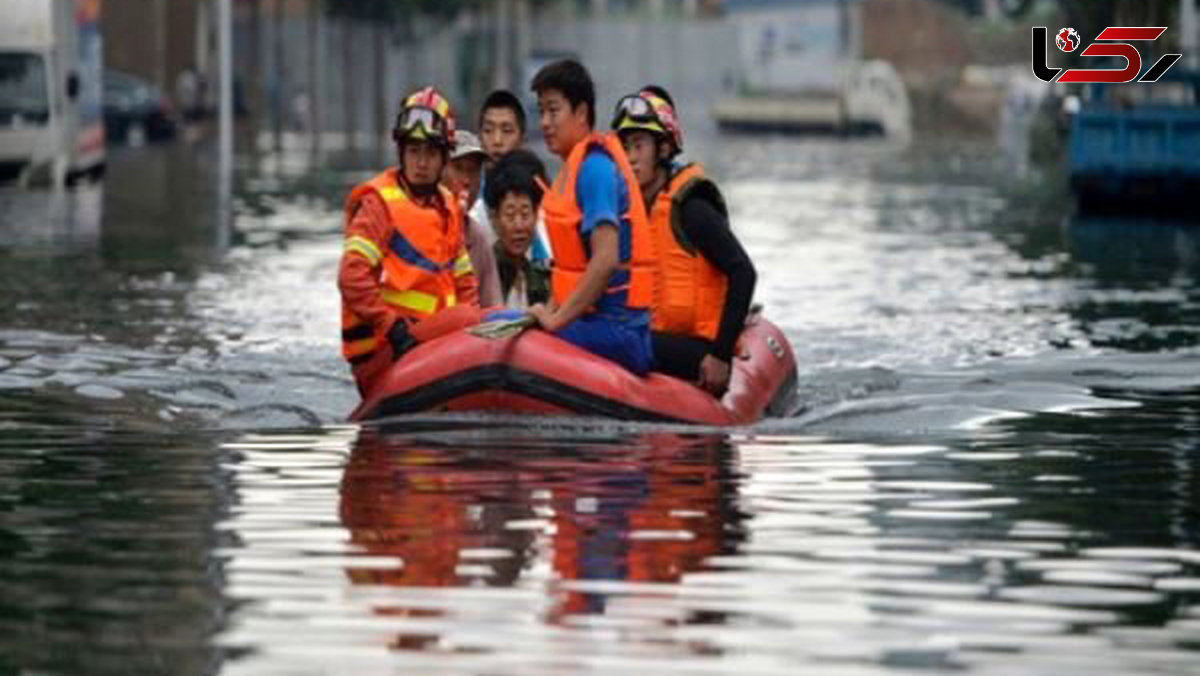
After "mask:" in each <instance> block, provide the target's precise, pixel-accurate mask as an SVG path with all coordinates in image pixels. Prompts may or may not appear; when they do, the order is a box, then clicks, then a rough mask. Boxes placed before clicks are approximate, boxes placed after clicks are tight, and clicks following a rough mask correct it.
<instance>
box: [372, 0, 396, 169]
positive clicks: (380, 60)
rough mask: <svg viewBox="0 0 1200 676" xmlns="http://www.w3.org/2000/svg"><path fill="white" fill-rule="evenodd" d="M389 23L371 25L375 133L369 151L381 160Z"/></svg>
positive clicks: (384, 126) (385, 116)
mask: <svg viewBox="0 0 1200 676" xmlns="http://www.w3.org/2000/svg"><path fill="white" fill-rule="evenodd" d="M390 27H391V23H390V22H384V21H382V20H380V21H376V22H373V23H372V24H371V32H372V43H373V45H374V49H373V57H374V58H373V61H374V64H373V67H372V69H371V70H372V79H373V81H374V86H372V87H371V89H373V90H374V92H373V93H374V103H375V105H374V108H375V133H374V134H373V135H372V136H371V148H370V150H371V151H373V152H374V153H375V159H376V160H381V159H383V149H384V144H383V142H382V139H383V137H384V129H385V128H386V125H387V122H386V121H385V120H386V118H387V78H386V77H385V72H386V71H385V69H386V67H387V63H386V62H387V58H386V57H387V37H388V32H389V30H390Z"/></svg>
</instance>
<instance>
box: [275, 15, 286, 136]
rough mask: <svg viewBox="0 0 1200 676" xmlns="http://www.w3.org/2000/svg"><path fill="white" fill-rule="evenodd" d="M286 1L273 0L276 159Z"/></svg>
mask: <svg viewBox="0 0 1200 676" xmlns="http://www.w3.org/2000/svg"><path fill="white" fill-rule="evenodd" d="M286 5H287V3H286V2H285V0H275V30H274V31H272V32H273V33H274V34H275V35H274V37H275V58H274V59H273V61H274V62H275V68H273V69H272V71H273V77H274V87H273V88H272V91H274V92H275V100H274V102H273V103H274V105H273V106H272V108H274V118H275V121H274V122H275V124H274V128H273V129H274V132H275V153H276V158H277V159H278V157H279V154H280V153H282V152H283V119H284V115H285V111H286V110H287V108H286V101H287V91H286V85H287V67H286V66H285V65H284V47H283V24H284V10H285V9H286Z"/></svg>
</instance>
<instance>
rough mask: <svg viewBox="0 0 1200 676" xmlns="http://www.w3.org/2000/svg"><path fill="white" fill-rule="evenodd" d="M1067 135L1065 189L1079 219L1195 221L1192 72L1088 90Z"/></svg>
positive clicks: (1199, 116) (1198, 110)
mask: <svg viewBox="0 0 1200 676" xmlns="http://www.w3.org/2000/svg"><path fill="white" fill-rule="evenodd" d="M1089 93H1091V94H1092V96H1091V97H1090V98H1091V101H1090V102H1089V103H1086V104H1084V105H1083V106H1082V107H1081V109H1080V110H1079V111H1078V113H1076V114H1075V116H1074V119H1073V120H1072V122H1071V127H1070V141H1069V147H1068V166H1069V170H1070V178H1071V186H1072V189H1073V190H1074V192H1075V194H1076V196H1077V198H1078V201H1079V206H1080V207H1081V209H1082V210H1083V211H1098V210H1104V211H1113V210H1137V211H1168V212H1177V213H1183V214H1191V215H1193V216H1194V215H1197V214H1200V207H1198V206H1197V196H1200V99H1198V98H1197V97H1198V94H1200V71H1196V70H1184V69H1181V68H1179V67H1178V66H1177V67H1176V68H1173V69H1171V70H1170V71H1168V72H1167V74H1166V75H1164V76H1163V78H1162V80H1161V81H1159V82H1157V83H1154V84H1141V85H1136V86H1134V85H1124V86H1121V85H1116V86H1113V85H1095V86H1094V88H1093V89H1092V90H1091V91H1090V92H1089Z"/></svg>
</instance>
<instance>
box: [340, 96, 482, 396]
mask: <svg viewBox="0 0 1200 676" xmlns="http://www.w3.org/2000/svg"><path fill="white" fill-rule="evenodd" d="M454 126H455V123H454V112H453V110H452V109H451V107H450V104H449V102H448V101H447V100H446V99H445V97H443V96H442V95H441V93H439V92H438V91H437V90H436V89H434V88H433V87H426V88H425V89H422V90H420V91H417V92H416V93H414V94H412V95H410V96H409V97H408V98H406V99H404V101H403V103H402V105H401V108H400V113H399V115H397V117H396V124H395V127H394V128H393V130H392V139H393V140H394V141H395V142H396V152H397V155H398V157H399V165H398V166H397V167H392V168H390V169H388V170H386V171H384V172H382V173H380V174H379V175H377V176H375V177H374V178H372V179H370V180H368V181H366V182H365V183H362V184H360V185H358V186H357V187H355V188H354V190H353V191H351V193H350V196H349V198H347V200H346V209H345V211H346V213H345V245H344V252H343V254H342V260H341V265H340V268H339V271H338V288H339V290H340V291H341V296H342V354H343V356H344V357H345V358H346V360H347V361H349V362H350V366H351V371H352V372H353V374H354V380H355V382H356V383H357V385H358V388H359V392H360V393H363V394H365V393H366V392H367V390H368V389H369V387H370V385H371V383H372V382H373V381H374V379H375V378H376V377H377V376H379V375H380V374H382V373H383V372H385V371H386V370H387V368H388V367H389V366H390V365H391V364H392V362H394V361H395V360H396V359H398V358H400V357H401V356H403V355H404V354H405V353H406V352H408V351H409V350H411V349H412V348H413V347H415V346H416V345H417V344H418V343H421V342H424V341H426V340H431V339H432V338H435V337H437V336H438V335H442V334H444V333H448V332H450V331H452V330H455V329H457V328H462V327H464V326H469V325H471V324H474V323H477V322H478V321H479V314H480V310H479V296H478V284H477V282H476V279H475V273H474V271H473V269H472V267H471V259H470V257H469V256H468V254H467V250H466V244H465V241H464V235H463V227H462V222H463V217H462V213H461V210H460V207H459V204H458V200H457V199H456V198H455V196H454V195H453V194H451V193H450V191H449V190H447V189H445V188H444V187H442V186H440V184H439V179H440V178H441V175H442V170H443V169H444V168H445V166H446V163H447V161H448V158H449V154H450V152H451V150H453V147H454Z"/></svg>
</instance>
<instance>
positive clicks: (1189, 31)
mask: <svg viewBox="0 0 1200 676" xmlns="http://www.w3.org/2000/svg"><path fill="white" fill-rule="evenodd" d="M1196 20H1197V16H1196V0H1181V2H1180V3H1179V30H1180V32H1181V33H1182V34H1181V35H1180V36H1179V47H1180V51H1182V52H1183V60H1184V63H1186V64H1187V66H1188V67H1189V68H1196V67H1197V65H1200V54H1198V53H1196V52H1197V50H1196V48H1197V47H1198V46H1200V34H1198V33H1200V26H1197V24H1196Z"/></svg>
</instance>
